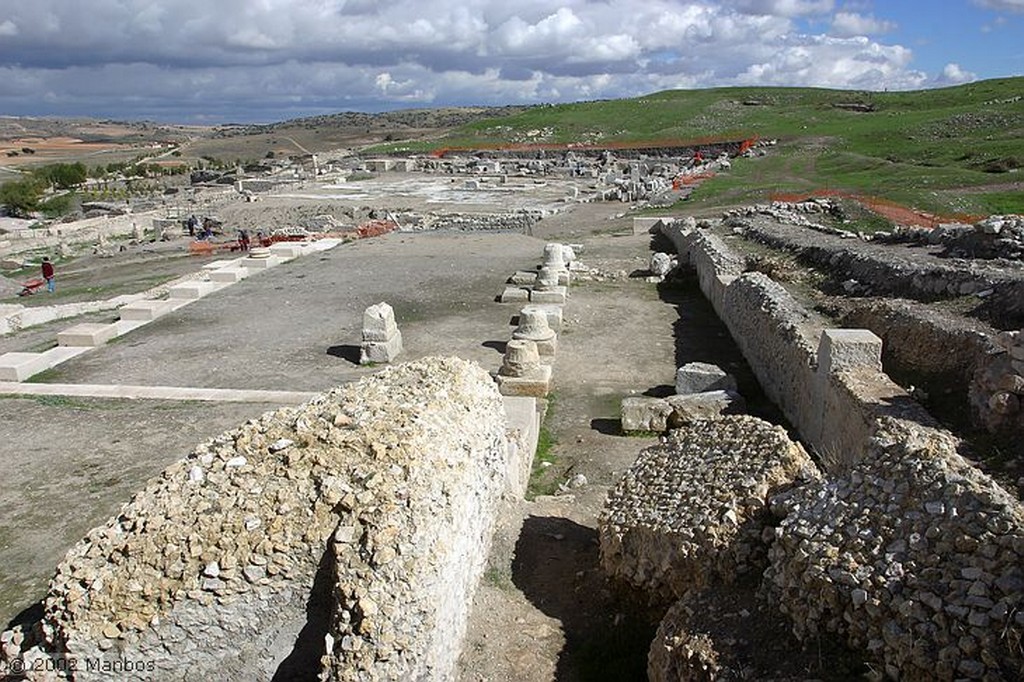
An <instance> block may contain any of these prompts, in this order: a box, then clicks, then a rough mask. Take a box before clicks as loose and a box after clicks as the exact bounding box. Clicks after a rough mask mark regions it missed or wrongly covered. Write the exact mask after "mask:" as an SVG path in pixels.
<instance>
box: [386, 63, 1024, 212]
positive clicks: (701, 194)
mask: <svg viewBox="0 0 1024 682" xmlns="http://www.w3.org/2000/svg"><path fill="white" fill-rule="evenodd" d="M1022 94H1024V78H1003V79H995V80H989V81H981V82H977V83H971V84H969V85H963V86H958V87H952V88H943V89H936V90H923V91H917V92H898V93H897V92H891V93H877V92H850V91H839V90H822V89H808V88H719V89H713V90H696V91H685V90H671V91H666V92H660V93H655V94H652V95H647V96H645V97H639V98H635V99H626V100H613V101H601V102H586V103H578V104H565V105H557V106H543V107H535V108H532V109H530V110H528V111H526V112H524V113H522V114H519V115H517V116H510V117H505V118H501V119H494V120H485V121H479V122H476V123H473V124H470V125H467V126H463V127H462V128H459V129H457V130H456V131H453V132H452V133H451V135H450V136H449V137H447V138H446V139H444V140H443V141H441V142H434V143H432V144H429V143H425V144H423V145H419V146H417V147H411V146H410V145H405V146H406V148H408V149H410V150H424V149H429V148H436V147H439V146H474V145H491V144H501V143H508V142H559V143H568V142H579V141H584V142H601V141H611V140H615V141H642V140H669V139H677V140H684V141H685V140H692V139H697V138H704V137H709V136H715V137H732V138H737V139H738V138H743V137H750V136H753V135H758V136H760V137H761V138H777V139H778V140H779V146H778V147H776V148H775V149H774V150H773V151H772V153H771V155H769V156H767V157H764V158H761V159H758V160H756V161H753V162H746V161H744V162H741V163H738V164H736V165H735V166H734V170H733V172H732V173H731V174H730V175H729V176H728V177H724V176H723V177H720V178H717V179H715V180H714V181H712V182H709V183H706V184H705V185H704V187H702V188H701V189H700V190H698V192H697V193H696V194H695V195H694V197H693V198H694V201H696V202H698V203H708V204H714V203H727V202H729V201H747V200H751V199H761V198H764V197H765V196H766V195H767V194H768V193H770V192H773V191H801V190H815V189H822V188H829V189H839V190H845V191H852V192H859V193H864V194H869V195H874V196H879V197H883V198H887V199H890V200H894V201H898V202H901V203H904V204H907V205H911V206H914V207H916V208H919V209H923V210H929V211H936V212H946V213H951V212H967V213H987V212H1010V211H1013V212H1024V198H1022V196H1021V192H1020V189H1019V185H1018V187H1016V188H1010V190H1008V189H1007V188H1005V187H1003V188H996V187H994V188H992V191H988V190H986V189H985V187H986V186H993V185H998V184H1001V183H1013V182H1016V183H1021V182H1024V177H1021V175H1020V174H1018V173H992V172H985V170H984V169H985V168H986V167H987V166H992V165H1003V166H1004V167H1005V166H1011V167H1012V166H1014V165H1016V166H1024V100H1018V101H1016V102H1013V101H1005V100H1010V99H1012V98H1014V97H1018V96H1020V95H1022ZM851 102H857V103H862V104H870V105H872V106H874V108H875V111H873V112H869V113H864V112H856V111H850V110H846V109H841V108H837V107H836V106H835V105H836V104H843V103H851ZM755 103H756V104H755ZM964 188H971V189H967V190H966V191H965V190H964Z"/></svg>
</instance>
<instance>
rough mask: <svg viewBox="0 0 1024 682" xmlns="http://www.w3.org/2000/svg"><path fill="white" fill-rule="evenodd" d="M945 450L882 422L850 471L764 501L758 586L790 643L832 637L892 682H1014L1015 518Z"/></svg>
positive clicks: (915, 429) (994, 490)
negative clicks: (787, 623)
mask: <svg viewBox="0 0 1024 682" xmlns="http://www.w3.org/2000/svg"><path fill="white" fill-rule="evenodd" d="M956 447H957V441H956V440H955V439H954V438H952V437H951V436H950V435H949V434H948V433H945V432H942V431H939V430H936V429H932V428H929V427H927V426H921V425H919V424H915V423H914V422H912V421H906V420H900V419H894V418H883V419H881V420H879V424H878V428H877V430H876V432H875V434H874V436H873V438H872V439H871V441H870V443H869V450H870V454H869V456H867V457H865V458H863V460H862V461H861V463H859V464H858V465H857V466H856V467H855V468H853V469H851V470H850V471H849V472H847V473H845V474H843V475H840V476H838V477H836V476H833V477H830V478H829V479H827V480H824V481H820V482H812V483H810V484H809V485H807V486H803V487H801V488H796V489H794V490H793V491H792V492H790V493H787V494H784V495H782V496H780V497H778V498H776V500H775V503H774V504H775V507H776V508H775V512H776V514H777V515H778V516H780V517H784V518H783V519H782V521H781V524H780V525H779V526H778V527H777V528H776V541H775V543H774V544H773V545H772V548H771V550H770V552H769V554H770V560H771V565H770V566H769V569H768V571H766V573H765V585H766V589H767V591H768V593H769V594H770V595H771V596H772V598H773V601H774V602H775V603H777V604H778V605H779V607H780V608H781V609H782V610H783V611H784V612H786V613H787V614H788V615H789V616H790V617H791V618H792V621H793V623H794V629H795V631H796V634H797V635H798V636H800V637H801V638H802V639H807V638H813V637H814V635H815V634H816V633H818V632H823V631H830V632H836V633H840V634H842V635H844V636H845V637H846V639H847V641H848V642H849V643H850V644H851V645H852V646H854V647H857V648H860V649H863V650H866V651H867V652H869V653H870V654H871V655H872V656H873V657H874V658H876V659H877V660H880V661H882V662H883V663H884V665H885V669H886V672H887V673H888V674H889V675H890V676H891V678H892V679H903V680H937V679H941V680H951V679H986V680H989V679H990V680H1013V679H1021V678H1022V677H1024V653H1022V649H1021V642H1022V640H1024V608H1022V607H1024V508H1022V507H1021V504H1020V502H1019V500H1017V499H1016V498H1014V497H1013V496H1011V495H1009V494H1007V493H1006V492H1005V491H1004V490H1003V489H1002V488H1001V487H999V485H998V484H996V483H995V482H994V481H992V480H991V479H990V478H989V477H988V476H986V475H985V474H983V473H981V472H980V471H979V470H978V469H976V468H975V467H973V466H971V465H970V464H969V463H968V462H966V461H965V460H963V459H962V458H961V457H960V456H959V455H958V454H957V452H956Z"/></svg>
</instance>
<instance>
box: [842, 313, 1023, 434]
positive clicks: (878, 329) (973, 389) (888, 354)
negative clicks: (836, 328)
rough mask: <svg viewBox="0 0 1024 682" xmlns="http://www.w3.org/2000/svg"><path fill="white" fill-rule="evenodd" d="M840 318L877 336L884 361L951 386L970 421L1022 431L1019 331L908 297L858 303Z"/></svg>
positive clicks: (1007, 431) (1004, 431)
mask: <svg viewBox="0 0 1024 682" xmlns="http://www.w3.org/2000/svg"><path fill="white" fill-rule="evenodd" d="M844 322H849V323H850V324H855V325H859V326H863V327H866V328H868V329H870V330H872V331H873V332H874V333H875V334H877V335H878V336H880V337H881V338H882V340H883V341H884V342H885V351H884V353H883V360H885V362H886V363H887V365H890V364H891V366H893V367H894V368H896V369H898V370H901V371H910V372H914V373H915V374H918V375H919V376H921V378H922V380H923V381H924V382H930V383H932V384H935V385H937V387H938V386H941V387H943V388H946V387H954V388H955V390H956V392H957V393H958V394H962V399H963V403H962V407H961V409H965V408H966V410H968V411H969V412H970V417H971V423H972V424H974V425H975V426H980V427H983V428H986V429H988V430H989V431H991V432H994V433H1002V434H1021V435H1024V409H1021V404H1022V401H1024V349H1022V348H1021V346H1022V345H1024V343H1022V339H1021V338H1020V333H1019V332H1002V333H999V332H997V331H996V330H994V329H991V328H987V327H985V326H984V325H981V324H980V323H972V324H966V323H964V322H963V321H962V320H957V319H955V318H953V319H951V318H949V317H947V316H945V315H943V314H941V313H940V312H938V311H935V310H929V309H923V308H922V307H921V306H920V304H913V303H910V302H907V301H895V302H894V301H880V302H873V303H870V304H868V305H864V306H859V307H857V308H855V309H854V310H852V311H851V312H849V313H848V314H847V315H846V316H845V317H844ZM1015 362H1016V364H1014V363H1015Z"/></svg>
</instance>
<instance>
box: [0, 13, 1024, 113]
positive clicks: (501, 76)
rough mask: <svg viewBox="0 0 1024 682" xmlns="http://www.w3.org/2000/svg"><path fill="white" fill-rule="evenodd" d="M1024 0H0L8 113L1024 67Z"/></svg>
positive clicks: (396, 103)
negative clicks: (1023, 37) (872, 0)
mask: <svg viewBox="0 0 1024 682" xmlns="http://www.w3.org/2000/svg"><path fill="white" fill-rule="evenodd" d="M1022 35H1024V0H874V2H871V1H869V0H696V1H692V2H688V1H683V0H390V1H388V2H384V1H377V0H0V114H6V115H85V116H99V117H112V118H119V119H143V118H148V119H153V120H159V121H168V122H181V123H220V122H227V121H237V122H254V121H263V122H265V121H276V120H283V119H286V118H292V117H296V116H304V115H314V114H320V113H331V112H336V111H342V110H359V111H381V110H387V109H400V108H410V107H426V106H441V105H449V104H453V105H464V104H509V103H528V104H533V103H542V102H565V101H575V100H586V99H603V98H614V97H625V96H632V95H639V94H643V93H648V92H652V91H656V90H664V89H668V88H704V87H713V86H721V85H801V86H822V87H834V88H853V89H874V90H882V89H891V90H897V89H913V88H927V87H935V86H939V85H948V84H955V83H963V82H968V81H971V80H975V79H982V78H993V77H998V76H1009V75H1020V74H1022V73H1024V42H1022V41H1021V40H1020V36H1022Z"/></svg>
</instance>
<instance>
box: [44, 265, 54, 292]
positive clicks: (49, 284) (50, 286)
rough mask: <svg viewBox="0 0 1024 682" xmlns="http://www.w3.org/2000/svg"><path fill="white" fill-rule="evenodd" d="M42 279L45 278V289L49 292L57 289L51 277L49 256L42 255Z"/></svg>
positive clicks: (51, 269)
mask: <svg viewBox="0 0 1024 682" xmlns="http://www.w3.org/2000/svg"><path fill="white" fill-rule="evenodd" d="M43 279H45V280H46V290H47V291H49V292H50V293H51V294H52V293H53V292H54V291H56V290H57V285H56V284H54V277H53V263H51V262H50V257H49V256H44V257H43Z"/></svg>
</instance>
